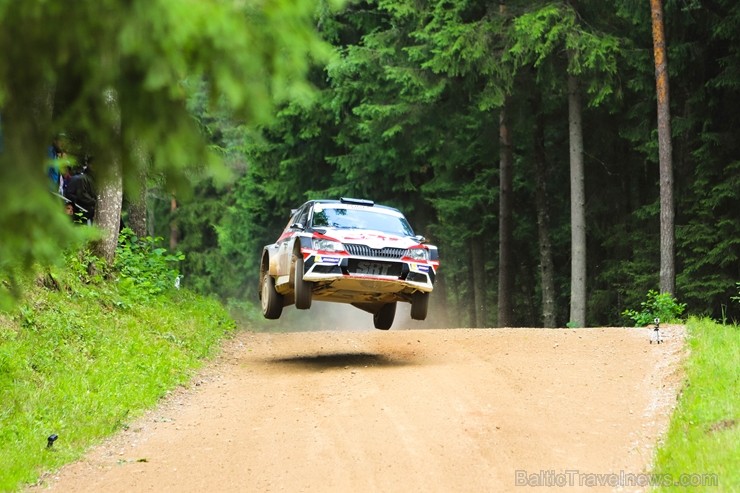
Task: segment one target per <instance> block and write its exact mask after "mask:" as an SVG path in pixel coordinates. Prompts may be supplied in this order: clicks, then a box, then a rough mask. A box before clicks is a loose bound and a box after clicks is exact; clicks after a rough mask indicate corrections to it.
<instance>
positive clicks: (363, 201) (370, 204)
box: [304, 197, 403, 215]
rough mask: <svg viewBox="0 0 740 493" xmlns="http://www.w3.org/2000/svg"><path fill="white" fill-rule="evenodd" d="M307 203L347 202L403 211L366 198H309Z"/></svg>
mask: <svg viewBox="0 0 740 493" xmlns="http://www.w3.org/2000/svg"><path fill="white" fill-rule="evenodd" d="M309 203H310V204H347V205H361V206H366V207H368V208H376V209H385V210H387V211H393V212H396V213H398V214H401V215H403V213H402V212H401V211H400V210H398V209H396V208H395V207H390V206H387V205H381V204H376V203H375V202H374V201H372V200H367V199H352V198H346V197H342V198H341V199H339V200H336V199H316V200H309V201H308V202H306V204H309ZM304 205H305V204H304Z"/></svg>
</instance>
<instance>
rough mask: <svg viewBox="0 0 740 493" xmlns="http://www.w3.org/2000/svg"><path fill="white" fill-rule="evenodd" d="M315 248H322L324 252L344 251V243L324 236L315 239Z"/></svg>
mask: <svg viewBox="0 0 740 493" xmlns="http://www.w3.org/2000/svg"><path fill="white" fill-rule="evenodd" d="M313 248H314V250H320V251H322V252H343V251H344V245H342V244H341V243H339V242H338V241H331V240H325V239H323V238H314V239H313Z"/></svg>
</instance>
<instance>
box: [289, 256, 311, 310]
mask: <svg viewBox="0 0 740 493" xmlns="http://www.w3.org/2000/svg"><path fill="white" fill-rule="evenodd" d="M294 274H295V275H294V276H293V277H294V281H293V282H294V286H293V287H294V290H295V307H296V308H298V309H299V310H308V309H309V308H311V298H312V296H311V295H312V293H311V283H310V282H308V281H304V280H303V257H301V255H300V254H298V257H297V258H296V261H295V272H294Z"/></svg>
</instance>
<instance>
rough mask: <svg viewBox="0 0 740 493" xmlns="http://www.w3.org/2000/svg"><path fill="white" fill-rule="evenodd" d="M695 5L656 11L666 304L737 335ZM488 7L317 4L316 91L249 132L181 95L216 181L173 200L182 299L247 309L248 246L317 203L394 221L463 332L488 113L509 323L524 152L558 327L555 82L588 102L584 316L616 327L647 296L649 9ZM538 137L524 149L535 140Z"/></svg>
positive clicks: (525, 195)
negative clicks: (666, 176) (187, 293)
mask: <svg viewBox="0 0 740 493" xmlns="http://www.w3.org/2000/svg"><path fill="white" fill-rule="evenodd" d="M696 5H697V4H696V3H695V2H688V3H687V2H684V3H680V2H679V3H675V2H668V3H667V4H666V10H665V15H666V26H670V27H669V29H670V33H669V42H668V46H667V48H668V50H669V53H668V59H669V60H670V63H669V69H670V70H671V98H672V110H673V115H672V124H673V130H674V142H675V144H676V145H675V149H674V173H675V193H676V202H677V203H676V211H677V217H676V225H677V227H676V264H677V278H676V284H677V292H676V295H677V296H679V297H680V299H681V300H682V301H683V302H685V303H686V304H687V310H688V311H690V312H691V313H702V314H708V315H711V316H713V317H714V318H715V319H717V318H719V317H720V316H721V315H723V314H725V311H726V316H727V317H728V318H729V319H740V309H739V305H738V304H737V303H733V302H732V300H731V299H730V298H731V297H732V296H733V295H734V294H735V291H734V285H735V282H736V280H737V279H738V275H740V271H738V270H737V266H738V265H740V264H739V263H738V258H740V239H738V235H737V231H738V230H740V216H738V214H736V213H735V211H737V210H740V202H739V201H740V194H738V193H737V190H738V189H739V185H738V184H739V183H740V182H739V181H738V180H740V167H739V165H738V162H739V160H738V156H740V141H739V140H738V139H737V138H736V133H737V132H736V131H735V129H736V128H739V127H740V110H739V109H740V75H738V74H740V57H738V52H739V51H738V48H737V47H738V46H740V35H739V34H738V33H740V30H739V29H735V28H736V27H737V26H738V25H740V24H738V20H739V19H740V4H738V3H737V2H730V1H729V0H720V1H718V2H715V3H714V4H713V8H712V9H697V8H695V7H696ZM500 6H501V4H495V3H494V4H492V3H490V2H483V1H477V0H462V1H460V2H454V3H452V4H451V3H449V2H446V3H445V2H441V3H434V2H432V3H423V2H421V3H419V2H412V1H405V0H378V1H375V0H373V1H370V2H361V3H349V4H348V5H347V7H346V8H345V9H343V10H342V11H339V12H335V11H332V10H331V9H330V8H328V6H327V5H324V4H322V5H320V7H319V12H318V14H317V15H318V21H317V22H316V24H317V25H318V26H319V28H320V31H321V34H322V35H323V36H324V38H325V39H326V40H327V41H329V42H331V43H332V45H333V48H334V55H333V56H332V57H331V58H329V59H328V60H329V61H328V63H326V64H324V63H321V62H319V63H316V64H315V65H314V66H312V67H311V68H310V69H309V71H308V72H309V77H310V80H311V81H312V82H313V83H314V84H315V85H316V86H317V87H318V88H319V91H318V92H317V93H315V97H314V98H313V99H312V100H310V102H309V103H308V104H305V103H304V102H302V101H288V102H286V103H285V104H282V105H280V106H279V108H278V112H277V114H276V117H275V118H274V119H272V120H271V121H269V122H268V123H266V124H264V125H262V126H261V127H260V128H259V130H260V132H261V134H260V135H256V133H255V132H253V131H252V130H253V129H248V128H247V127H246V126H243V125H242V123H243V122H242V121H241V120H239V119H236V118H233V117H232V115H229V114H228V113H226V112H221V111H220V110H221V109H222V108H219V107H214V106H212V105H210V99H209V86H208V85H207V84H202V83H201V82H200V80H198V83H197V84H196V82H195V80H192V79H189V80H188V87H189V88H190V89H192V90H193V91H194V92H198V91H202V93H201V94H198V95H197V97H195V98H192V99H191V100H190V102H191V106H190V109H191V110H192V111H193V112H194V113H195V114H196V116H197V118H198V121H199V123H200V127H201V129H203V130H204V132H205V133H206V134H207V135H208V136H209V137H210V139H211V141H210V143H211V144H212V148H213V149H217V150H218V153H219V154H220V155H221V156H222V157H225V158H226V159H227V160H229V162H230V168H231V169H232V171H233V172H234V176H235V177H236V179H235V181H234V182H233V183H231V184H229V185H228V186H227V187H225V188H218V186H217V185H216V182H215V180H204V181H201V182H199V185H198V187H199V188H198V190H197V191H196V193H195V195H194V197H192V200H190V198H187V199H182V198H181V197H178V202H179V203H180V204H182V207H181V209H179V210H178V212H177V215H176V217H175V219H177V221H178V225H179V227H180V231H181V233H182V242H181V247H182V249H183V251H185V252H186V253H187V256H188V257H187V260H186V261H185V262H183V265H182V270H183V272H185V274H186V276H187V277H186V279H187V280H188V285H189V286H196V287H197V288H198V289H199V290H202V291H211V292H217V293H219V294H220V295H221V296H223V297H225V298H232V299H234V300H235V301H234V303H235V304H237V305H239V304H242V303H250V302H256V301H257V296H256V293H255V288H256V286H257V279H256V277H257V272H258V262H259V255H260V251H261V248H262V246H263V245H265V244H267V243H270V242H272V241H274V240H275V238H276V237H277V234H278V233H279V231H280V229H281V228H282V227H284V225H285V221H286V217H287V212H288V210H289V209H290V208H291V207H295V206H296V205H297V204H300V203H301V202H302V201H303V200H305V199H307V198H315V197H319V196H323V197H337V196H341V195H357V196H366V197H368V198H373V199H375V200H377V201H379V202H384V203H390V204H392V205H396V206H398V207H400V208H401V209H403V210H404V212H406V213H407V214H408V215H409V218H410V220H411V222H412V223H413V225H414V226H415V228H416V229H418V230H419V232H420V233H422V234H424V235H425V236H427V237H428V238H429V239H430V240H431V241H433V242H435V243H437V244H438V245H439V246H440V252H441V254H442V269H441V270H440V275H439V277H438V279H439V282H440V287H442V288H443V287H445V286H443V285H445V284H446V287H448V289H446V290H444V291H445V295H444V297H445V300H446V301H448V302H449V303H448V305H447V306H446V307H445V311H447V312H449V313H450V314H451V318H453V319H455V320H459V321H461V323H462V324H465V323H466V320H467V319H468V318H469V306H468V305H469V303H470V300H471V298H472V297H471V293H470V292H469V291H470V288H471V286H470V282H469V280H470V278H471V272H473V271H475V272H476V273H481V272H482V273H484V277H485V281H486V288H485V289H486V292H485V295H484V298H485V302H486V303H487V304H488V305H489V306H495V299H496V297H497V294H498V293H497V292H496V282H495V278H496V273H497V270H498V263H497V248H498V247H497V243H498V227H497V222H498V213H497V210H498V200H499V190H498V179H499V176H498V159H499V152H500V149H499V144H498V139H497V136H498V132H499V127H498V124H499V114H498V108H499V107H500V105H501V104H502V102H503V101H504V99H505V98H506V101H507V108H508V117H509V120H510V132H511V140H512V143H513V149H512V151H513V155H514V170H513V173H514V191H513V201H514V217H515V226H514V245H515V247H514V250H515V252H514V253H515V257H516V258H515V259H514V264H515V265H516V267H515V270H516V272H515V278H516V281H515V286H516V293H515V295H514V297H515V300H514V303H515V306H516V310H515V311H516V315H517V317H518V320H517V323H518V324H522V325H530V324H538V323H539V321H540V315H539V312H540V311H541V307H540V304H541V301H540V294H541V288H540V286H539V271H538V267H539V259H538V244H539V236H538V233H539V231H538V228H539V224H538V223H537V216H536V208H535V206H534V204H535V203H536V197H535V180H534V178H533V177H534V169H535V162H536V156H537V152H536V151H538V152H541V154H542V155H543V156H544V161H545V163H544V165H545V167H546V168H547V172H546V174H547V177H546V179H547V204H546V207H547V210H548V213H549V215H550V217H549V221H550V223H549V227H550V235H551V238H552V249H553V257H554V264H555V273H554V276H555V285H556V291H557V293H558V295H557V300H556V303H557V305H558V306H557V308H556V312H557V314H558V323H560V324H565V323H566V322H567V321H568V320H567V318H566V317H567V304H568V299H567V296H568V295H567V293H568V292H569V282H570V281H569V272H568V264H569V251H568V250H569V246H570V243H569V242H570V238H569V232H570V229H569V219H570V217H569V214H568V210H569V196H568V190H569V174H568V157H567V156H568V152H569V148H568V126H567V100H566V95H567V90H566V84H565V75H566V72H568V71H570V72H571V73H573V74H576V75H578V77H579V78H580V81H581V83H582V85H583V87H584V89H585V91H586V94H587V95H588V101H589V102H590V106H589V107H588V108H586V110H585V111H584V115H583V116H584V124H583V128H584V146H585V149H584V156H585V159H586V162H585V165H586V177H585V179H586V193H587V197H586V204H587V231H588V242H589V244H588V255H587V257H588V267H587V273H588V278H587V288H588V292H589V300H588V303H589V304H588V316H587V319H588V320H589V323H593V324H609V325H617V324H622V323H624V319H623V315H622V314H623V312H624V310H625V309H626V308H632V307H635V306H639V304H640V302H641V301H644V296H645V293H646V292H647V291H648V290H649V289H650V287H652V286H655V285H656V282H657V276H658V270H659V263H660V238H659V221H660V218H659V211H660V204H659V201H658V197H659V193H658V192H659V182H658V179H659V173H658V166H657V163H658V148H657V137H656V135H655V127H656V121H655V113H656V112H655V99H654V96H652V95H653V94H654V91H655V74H654V66H653V60H652V42H651V36H650V11H649V5H648V4H647V3H645V2H639V1H636V0H615V2H613V3H612V4H610V5H609V6H606V7H605V6H604V4H603V3H598V2H578V4H577V6H576V7H574V4H573V3H567V2H561V1H555V2H551V1H536V2H531V1H530V2H524V1H521V0H511V1H507V2H505V9H503V10H502V9H500V8H499V7H500ZM196 86H198V89H197V91H196V89H195V88H196ZM225 106H226V105H225ZM225 106H224V107H225ZM217 110H218V111H217ZM538 125H541V126H542V134H541V135H538V136H535V135H534V132H533V128H536V127H538ZM160 224H162V223H161V222H160ZM158 232H159V233H160V234H163V233H164V232H163V231H161V230H160V231H158ZM481 236H482V237H481ZM473 239H476V240H478V241H480V244H482V245H483V248H484V250H485V262H484V265H471V259H470V255H469V252H470V247H471V241H472V240H473ZM440 291H442V289H440ZM723 307H726V308H723ZM723 310H725V311H723ZM638 311H640V310H638ZM650 321H651V320H650Z"/></svg>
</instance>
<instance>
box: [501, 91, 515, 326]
mask: <svg viewBox="0 0 740 493" xmlns="http://www.w3.org/2000/svg"><path fill="white" fill-rule="evenodd" d="M507 106H508V98H507V99H506V100H505V101H504V105H503V106H502V107H501V113H500V115H499V167H500V168H499V216H498V236H499V246H498V258H499V262H498V326H499V327H511V326H512V325H513V324H514V309H513V304H512V296H513V289H514V274H513V265H512V263H513V262H512V251H511V244H512V236H513V233H512V210H511V195H512V188H513V186H512V182H513V179H512V174H513V173H512V167H513V164H512V161H513V159H512V152H511V134H510V133H509V122H508V118H507V114H506V112H507V109H508V108H507Z"/></svg>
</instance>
